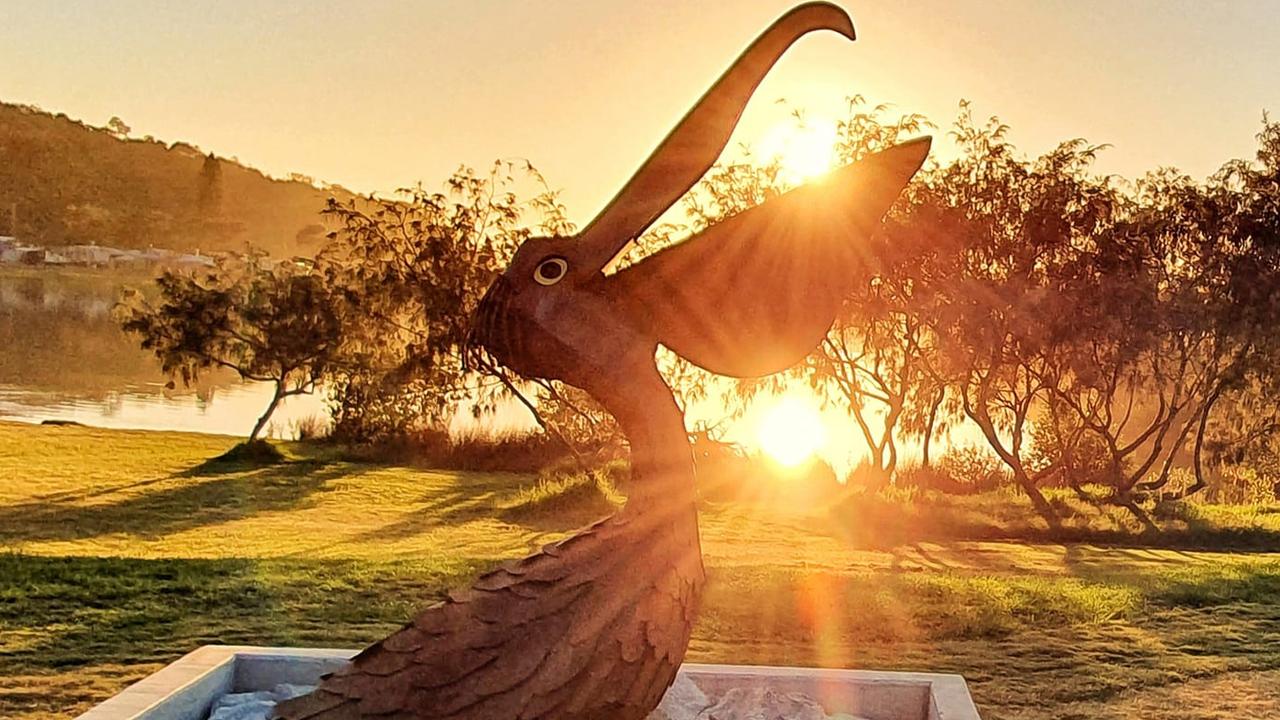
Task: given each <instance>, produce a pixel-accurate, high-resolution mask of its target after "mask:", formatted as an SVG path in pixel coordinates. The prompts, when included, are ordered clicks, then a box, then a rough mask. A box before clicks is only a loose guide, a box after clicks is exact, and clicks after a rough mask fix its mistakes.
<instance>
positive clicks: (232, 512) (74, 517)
mask: <svg viewBox="0 0 1280 720" xmlns="http://www.w3.org/2000/svg"><path fill="white" fill-rule="evenodd" d="M208 464H209V463H207V462H206V463H202V464H201V465H199V466H197V468H202V467H205V466H207V465H208ZM194 470H195V468H193V469H192V470H187V471H184V472H182V473H177V474H175V475H172V476H169V477H166V478H162V479H156V480H147V481H142V482H138V483H133V484H131V485H126V486H121V487H116V488H112V489H110V490H101V491H96V492H93V493H86V494H81V495H68V496H65V497H61V498H58V499H49V498H42V499H39V500H35V501H28V502H25V503H20V504H16V505H9V506H7V507H4V508H0V538H3V539H11V540H77V539H86V538H93V537H99V536H102V535H109V534H117V533H120V534H127V535H137V536H142V537H151V536H159V535H166V534H172V533H176V532H181V531H184V530H190V529H192V528H198V527H203V526H208V525H215V524H219V523H224V522H230V521H232V520H239V519H241V518H245V517H250V516H252V515H255V514H257V513H262V512H270V511H279V510H288V509H291V508H294V507H297V506H299V505H301V504H302V503H303V502H305V501H306V500H307V498H309V497H310V496H311V495H313V494H314V493H317V492H321V491H323V489H324V487H325V485H326V484H327V483H328V482H329V481H331V480H333V479H336V478H339V477H342V476H344V475H346V474H348V473H349V472H350V468H349V466H345V465H343V464H339V463H331V462H327V461H322V460H317V461H312V460H300V461H294V462H288V463H284V464H280V465H272V466H269V467H266V468H256V469H252V470H248V471H244V470H243V469H241V468H238V467H236V466H228V467H227V468H226V469H225V471H224V472H222V473H219V474H217V475H210V474H207V473H204V472H194ZM210 477H211V478H215V479H209V480H202V481H196V482H192V480H193V479H200V478H210ZM167 482H172V483H174V484H173V485H171V486H168V487H165V486H164V484H165V483H167ZM157 486H159V487H157ZM141 488H148V489H147V490H145V491H144V492H140V493H135V494H128V495H125V496H124V497H122V498H120V499H117V500H114V501H109V502H99V503H94V504H90V505H85V504H81V502H82V501H83V500H88V499H97V498H101V497H107V496H110V495H113V494H120V493H123V492H125V491H128V490H138V489H141Z"/></svg>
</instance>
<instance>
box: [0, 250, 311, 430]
mask: <svg viewBox="0 0 1280 720" xmlns="http://www.w3.org/2000/svg"><path fill="white" fill-rule="evenodd" d="M149 282H150V279H149V278H148V277H147V276H146V275H134V274H120V273H117V272H111V271H105V270H104V271H98V270H90V269H70V268H67V269H62V268H58V269H54V268H43V267H34V268H21V267H13V266H3V265H0V420H17V421H22V422H31V423H38V422H42V421H45V420H70V421H75V422H79V423H82V424H84V425H93V426H98V427H109V428H136V429H144V430H185V431H192V432H204V433H217V434H227V435H244V434H248V432H249V430H250V429H251V428H252V426H253V422H254V420H255V419H256V418H257V417H258V416H259V415H260V414H261V413H262V411H263V409H264V408H265V407H266V405H267V401H268V400H269V399H270V397H271V388H270V386H269V385H267V384H264V383H255V382H249V383H246V382H241V381H240V379H239V378H238V377H237V376H236V375H235V374H234V373H232V372H229V371H218V372H211V373H209V374H208V375H207V376H205V377H202V378H201V380H200V382H199V384H198V385H196V386H195V387H191V388H184V387H182V385H181V382H180V381H179V383H178V387H177V388H175V389H172V390H170V389H166V387H165V384H166V382H167V378H165V377H164V375H163V373H162V372H161V370H160V364H159V362H158V361H157V360H156V359H155V357H154V356H152V355H151V354H150V353H149V352H147V351H144V350H142V349H140V348H139V347H138V340H137V338H135V337H131V336H129V335H127V334H126V333H124V332H123V331H122V330H121V329H120V328H119V327H118V326H117V324H116V323H115V321H114V320H113V319H112V308H113V307H114V305H115V303H116V300H117V298H118V297H119V293H120V291H121V290H122V289H123V288H125V287H127V286H132V287H138V288H141V287H144V286H146V285H147V284H148V283H149ZM324 415H325V408H324V399H323V398H322V397H318V396H314V395H302V396H295V397H291V398H288V399H286V401H285V402H284V403H283V404H282V405H281V407H280V408H279V409H277V411H276V413H275V414H274V415H273V417H272V422H271V431H272V433H273V434H274V435H275V436H277V437H292V435H293V425H294V424H295V423H297V422H298V421H299V420H302V419H304V418H308V417H310V416H315V417H324Z"/></svg>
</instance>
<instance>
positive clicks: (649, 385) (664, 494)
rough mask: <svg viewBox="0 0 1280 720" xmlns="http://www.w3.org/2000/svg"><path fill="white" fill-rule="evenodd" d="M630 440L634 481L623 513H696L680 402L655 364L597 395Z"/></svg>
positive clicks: (689, 514) (687, 443)
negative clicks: (662, 511) (678, 403)
mask: <svg viewBox="0 0 1280 720" xmlns="http://www.w3.org/2000/svg"><path fill="white" fill-rule="evenodd" d="M597 398H598V399H599V400H600V402H601V403H602V404H603V405H604V406H605V409H607V410H608V411H609V412H610V413H612V414H613V416H614V418H616V419H617V421H618V424H619V426H621V428H622V432H623V433H624V434H625V435H626V436H627V440H628V441H629V442H630V444H631V483H630V486H629V488H628V501H627V507H626V509H625V510H624V513H626V514H628V515H634V514H636V513H639V512H645V513H653V512H655V511H659V510H666V511H669V512H674V513H678V514H679V515H680V516H681V517H684V516H686V515H688V516H690V517H693V518H694V519H695V522H696V514H695V511H694V499H695V497H696V495H695V490H694V484H693V455H692V453H691V451H690V449H689V437H688V435H687V433H686V432H685V428H684V413H682V412H681V411H680V407H679V406H678V405H676V401H675V397H674V396H673V395H672V393H671V389H670V388H668V387H667V384H666V382H665V381H663V379H662V376H661V375H660V374H658V370H657V368H656V367H652V366H650V367H648V368H646V369H645V370H644V371H643V372H640V373H637V374H635V375H630V376H628V377H627V379H626V380H625V381H624V382H620V383H618V384H617V385H613V386H611V387H610V388H609V389H608V390H607V391H603V392H600V393H599V394H597Z"/></svg>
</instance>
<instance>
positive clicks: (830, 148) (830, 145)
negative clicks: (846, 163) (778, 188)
mask: <svg viewBox="0 0 1280 720" xmlns="http://www.w3.org/2000/svg"><path fill="white" fill-rule="evenodd" d="M835 147H836V124H835V123H834V122H831V121H829V120H814V119H805V120H804V121H803V122H801V121H797V120H794V119H793V120H789V121H787V122H785V123H780V124H778V125H775V126H774V127H773V129H772V130H770V131H769V132H768V133H767V134H766V135H765V137H764V140H763V141H762V142H761V145H760V149H761V155H763V156H764V158H765V159H766V160H769V161H772V160H777V161H778V162H779V163H781V165H782V179H783V180H784V181H786V182H787V183H789V184H792V185H798V184H800V183H803V182H806V181H808V180H814V179H817V178H819V177H821V176H823V175H825V174H826V173H827V172H828V171H830V170H831V166H832V164H833V163H834V161H835Z"/></svg>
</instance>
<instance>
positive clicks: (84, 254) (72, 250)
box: [61, 245, 124, 267]
mask: <svg viewBox="0 0 1280 720" xmlns="http://www.w3.org/2000/svg"><path fill="white" fill-rule="evenodd" d="M61 252H62V254H63V255H64V256H66V258H67V261H68V262H70V263H71V264H73V265H91V266H93V267H107V266H110V265H114V264H115V260H116V258H118V257H120V256H121V255H123V254H124V253H123V252H121V251H120V250H117V249H116V248H111V247H102V246H101V245H68V246H67V247H64V248H62V249H61Z"/></svg>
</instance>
